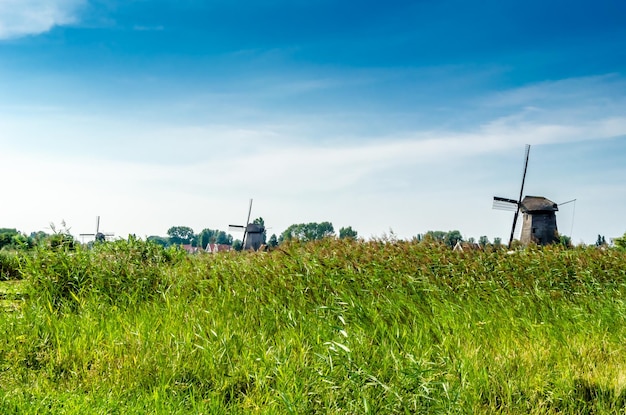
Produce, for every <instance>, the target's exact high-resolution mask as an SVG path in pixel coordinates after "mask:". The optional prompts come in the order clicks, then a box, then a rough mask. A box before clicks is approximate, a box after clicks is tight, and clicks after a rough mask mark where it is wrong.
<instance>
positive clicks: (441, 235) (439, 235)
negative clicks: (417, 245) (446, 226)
mask: <svg viewBox="0 0 626 415" xmlns="http://www.w3.org/2000/svg"><path fill="white" fill-rule="evenodd" d="M445 238H446V232H444V231H428V232H426V234H425V235H424V240H425V241H433V242H443V241H444V240H445Z"/></svg>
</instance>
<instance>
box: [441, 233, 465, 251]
mask: <svg viewBox="0 0 626 415" xmlns="http://www.w3.org/2000/svg"><path fill="white" fill-rule="evenodd" d="M445 242H446V245H448V246H449V247H451V248H454V245H456V244H457V242H463V236H462V235H461V232H459V231H450V232H448V233H447V234H446V237H445Z"/></svg>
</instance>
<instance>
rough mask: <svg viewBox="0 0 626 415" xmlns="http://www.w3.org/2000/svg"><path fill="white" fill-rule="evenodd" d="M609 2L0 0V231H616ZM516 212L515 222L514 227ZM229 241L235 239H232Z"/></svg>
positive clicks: (623, 147) (617, 160)
mask: <svg viewBox="0 0 626 415" xmlns="http://www.w3.org/2000/svg"><path fill="white" fill-rule="evenodd" d="M624 17H626V3H624V2H619V1H614V0H600V1H597V2H593V3H591V2H574V3H572V2H565V1H560V0H559V1H555V2H550V3H549V4H545V3H544V2H539V1H536V0H531V1H527V2H523V3H522V2H509V3H506V4H504V3H502V2H497V1H493V0H490V1H487V2H484V3H481V4H480V6H477V5H475V4H468V3H467V2H462V1H460V0H445V1H442V2H432V1H393V2H391V3H387V4H384V5H383V4H379V3H377V2H370V1H367V2H365V3H363V2H359V3H357V2H354V1H348V2H341V3H339V4H337V3H334V2H329V1H325V0H322V1H319V2H315V3H314V4H313V3H309V2H301V1H296V2H293V1H286V0H276V1H273V2H258V1H233V2H228V3H224V2H217V1H209V2H197V1H194V0H191V1H188V2H172V1H168V0H158V1H153V2H150V3H148V2H121V1H118V0H112V1H103V0H97V1H93V0H49V1H44V0H28V1H22V2H4V3H0V177H2V179H1V180H2V183H3V189H4V202H3V204H2V206H0V228H15V229H17V230H19V231H21V232H25V233H28V234H29V233H31V232H37V231H44V232H46V229H48V231H49V230H50V229H49V226H50V224H51V223H53V224H54V225H55V226H57V227H59V226H60V224H61V221H65V223H66V224H67V226H68V227H70V229H71V233H72V234H73V235H74V234H75V235H78V234H80V233H91V232H93V230H94V229H95V218H96V216H98V215H99V216H100V217H101V222H100V229H102V230H105V231H106V232H113V233H115V234H116V235H119V236H120V237H125V235H130V234H134V235H137V236H138V237H142V238H146V237H148V236H153V235H154V236H165V235H166V234H167V229H169V227H172V226H188V227H190V228H192V229H193V230H194V232H196V233H199V232H200V231H201V230H202V229H204V228H210V229H219V230H225V231H226V230H227V229H228V225H229V224H233V223H235V224H238V223H242V222H243V221H245V218H246V217H247V213H248V201H249V199H250V198H252V199H254V205H253V207H252V216H251V217H252V218H258V217H263V218H264V220H265V223H266V226H267V227H268V228H269V229H268V235H271V234H272V233H275V234H276V235H277V236H278V235H280V233H281V232H282V231H283V230H285V229H287V227H289V226H290V225H292V224H297V223H309V222H323V221H328V222H331V223H332V224H333V226H334V228H335V232H337V233H338V230H339V229H340V228H342V227H348V226H351V227H352V228H353V229H354V230H356V231H357V232H358V234H359V236H360V237H363V238H365V239H369V238H373V237H382V236H384V235H389V234H390V233H391V232H393V233H394V234H395V235H396V236H397V237H398V238H400V239H411V238H412V237H415V236H416V235H418V234H424V233H426V232H428V231H451V230H458V231H460V232H461V234H462V235H463V236H464V238H466V239H467V238H469V237H473V238H475V239H476V240H478V238H479V237H480V236H483V235H485V236H487V237H488V238H489V240H490V241H493V239H494V238H495V237H499V238H501V239H502V241H503V242H505V241H508V239H509V233H510V229H511V221H512V219H513V214H512V212H502V211H498V210H493V209H492V201H493V197H494V196H501V197H507V198H517V196H518V194H519V187H520V184H521V178H522V170H523V161H524V160H523V155H524V145H525V144H530V145H531V150H530V160H529V166H528V175H527V178H526V183H525V187H524V195H535V196H543V197H546V198H548V199H550V200H552V201H554V202H556V203H563V202H565V201H568V200H571V199H576V202H575V203H570V204H568V205H564V206H563V208H562V209H560V210H559V212H557V224H558V229H559V232H560V233H561V234H564V235H566V236H569V237H571V239H572V243H574V244H579V243H585V244H593V243H594V242H595V240H596V238H597V236H598V235H602V236H605V237H606V239H607V241H608V240H610V239H611V238H615V237H620V236H622V235H623V234H624V233H625V232H626V220H624V218H625V217H626V191H625V186H624V178H625V177H626V77H625V73H626V72H625V71H626V65H625V64H626V50H625V49H624V47H623V45H624V44H625V43H626V26H625V25H624V24H623V21H624ZM520 224H521V222H518V225H517V227H516V238H519V232H520V228H521V226H520ZM233 236H234V237H236V236H235V235H233Z"/></svg>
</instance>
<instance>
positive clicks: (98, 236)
mask: <svg viewBox="0 0 626 415" xmlns="http://www.w3.org/2000/svg"><path fill="white" fill-rule="evenodd" d="M113 235H114V234H113V233H103V232H100V216H96V232H95V233H81V234H80V235H79V236H80V237H81V238H85V236H93V237H94V240H95V241H96V242H104V241H106V238H107V237H108V236H113Z"/></svg>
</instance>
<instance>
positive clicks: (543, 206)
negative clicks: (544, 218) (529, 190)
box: [520, 196, 559, 213]
mask: <svg viewBox="0 0 626 415" xmlns="http://www.w3.org/2000/svg"><path fill="white" fill-rule="evenodd" d="M520 209H521V210H522V212H524V213H533V212H556V211H558V210H559V207H558V206H557V204H556V203H554V202H553V201H551V200H550V199H546V198H545V197H542V196H526V197H525V198H524V200H522V203H521V204H520Z"/></svg>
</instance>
